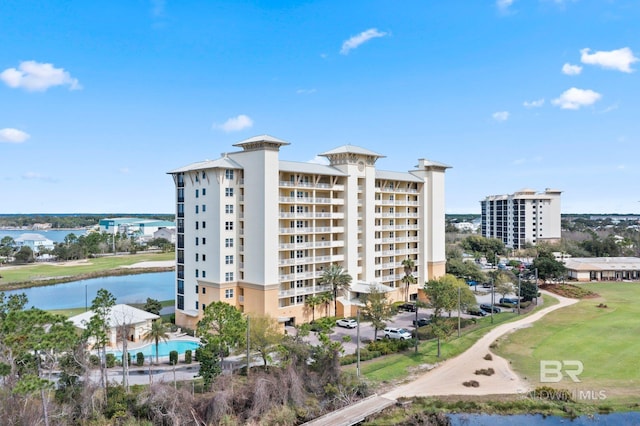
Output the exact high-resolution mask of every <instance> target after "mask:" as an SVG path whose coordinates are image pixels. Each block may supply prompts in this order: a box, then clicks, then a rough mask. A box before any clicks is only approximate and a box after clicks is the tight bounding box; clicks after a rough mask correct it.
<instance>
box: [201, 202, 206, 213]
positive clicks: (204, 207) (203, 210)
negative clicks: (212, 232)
mask: <svg viewBox="0 0 640 426" xmlns="http://www.w3.org/2000/svg"><path fill="white" fill-rule="evenodd" d="M206 211H207V205H206V204H203V205H202V213H204V212H206Z"/></svg>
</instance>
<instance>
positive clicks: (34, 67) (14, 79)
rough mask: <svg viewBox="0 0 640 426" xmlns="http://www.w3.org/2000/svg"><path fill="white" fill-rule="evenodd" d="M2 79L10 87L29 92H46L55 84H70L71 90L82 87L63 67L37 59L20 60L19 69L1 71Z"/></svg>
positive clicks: (0, 77)
mask: <svg viewBox="0 0 640 426" xmlns="http://www.w3.org/2000/svg"><path fill="white" fill-rule="evenodd" d="M0 79H1V80H2V81H4V82H5V84H6V85H7V86H9V87H12V88H14V89H17V88H22V89H25V90H27V91H29V92H44V91H45V90H47V89H48V88H50V87H53V86H69V90H79V89H82V86H80V83H79V82H78V80H77V79H75V78H72V77H71V75H70V74H69V73H68V72H67V71H65V70H64V69H63V68H54V67H53V64H44V63H40V62H36V61H23V62H20V65H19V66H18V69H15V68H7V69H6V70H4V71H2V73H0Z"/></svg>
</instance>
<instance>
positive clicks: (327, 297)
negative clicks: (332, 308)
mask: <svg viewBox="0 0 640 426" xmlns="http://www.w3.org/2000/svg"><path fill="white" fill-rule="evenodd" d="M318 297H319V298H320V304H321V305H322V304H324V313H325V316H326V317H328V316H329V303H331V301H332V300H333V295H332V294H331V292H330V291H325V292H324V293H320V294H319V295H318Z"/></svg>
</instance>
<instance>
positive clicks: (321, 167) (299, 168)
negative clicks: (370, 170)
mask: <svg viewBox="0 0 640 426" xmlns="http://www.w3.org/2000/svg"><path fill="white" fill-rule="evenodd" d="M279 167H280V170H281V171H284V172H297V173H317V174H321V175H329V176H347V173H344V172H343V171H341V170H338V169H336V168H335V167H333V166H329V165H328V164H318V163H302V162H299V161H285V160H280V161H279Z"/></svg>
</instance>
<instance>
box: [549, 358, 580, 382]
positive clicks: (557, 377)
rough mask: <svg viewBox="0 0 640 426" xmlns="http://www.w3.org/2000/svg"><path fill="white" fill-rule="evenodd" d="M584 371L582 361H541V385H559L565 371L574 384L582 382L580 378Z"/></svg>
mask: <svg viewBox="0 0 640 426" xmlns="http://www.w3.org/2000/svg"><path fill="white" fill-rule="evenodd" d="M583 370H584V365H582V362H581V361H576V360H566V361H555V360H540V383H558V382H559V381H561V380H562V376H563V374H562V373H563V371H564V373H565V374H566V375H567V376H569V378H570V379H571V380H573V381H574V382H576V383H577V382H580V379H579V378H578V376H579V375H580V373H582V371H583Z"/></svg>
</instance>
